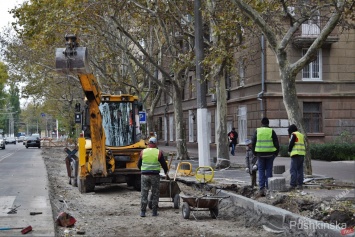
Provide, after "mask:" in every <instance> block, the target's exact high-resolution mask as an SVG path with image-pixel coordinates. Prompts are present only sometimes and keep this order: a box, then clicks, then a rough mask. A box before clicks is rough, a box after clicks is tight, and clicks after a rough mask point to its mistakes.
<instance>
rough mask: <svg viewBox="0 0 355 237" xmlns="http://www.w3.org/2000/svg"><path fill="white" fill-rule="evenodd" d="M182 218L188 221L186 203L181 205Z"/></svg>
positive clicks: (187, 205) (188, 215) (188, 209)
mask: <svg viewBox="0 0 355 237" xmlns="http://www.w3.org/2000/svg"><path fill="white" fill-rule="evenodd" d="M182 217H183V218H184V219H189V217H190V206H189V204H187V203H186V202H184V203H183V204H182Z"/></svg>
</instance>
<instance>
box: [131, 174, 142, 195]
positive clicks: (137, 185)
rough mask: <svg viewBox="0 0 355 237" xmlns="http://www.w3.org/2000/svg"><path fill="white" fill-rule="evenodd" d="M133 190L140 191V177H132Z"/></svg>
mask: <svg viewBox="0 0 355 237" xmlns="http://www.w3.org/2000/svg"><path fill="white" fill-rule="evenodd" d="M133 187H134V189H135V190H137V191H141V176H140V175H134V185H133Z"/></svg>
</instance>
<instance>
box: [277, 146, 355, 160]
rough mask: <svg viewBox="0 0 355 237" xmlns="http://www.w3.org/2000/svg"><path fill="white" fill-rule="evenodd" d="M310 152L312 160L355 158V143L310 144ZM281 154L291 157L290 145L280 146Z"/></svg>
mask: <svg viewBox="0 0 355 237" xmlns="http://www.w3.org/2000/svg"><path fill="white" fill-rule="evenodd" d="M310 152H311V157H312V160H324V161H340V160H355V144H350V143H328V144H310ZM279 156H282V157H289V154H288V145H281V146H280V152H279Z"/></svg>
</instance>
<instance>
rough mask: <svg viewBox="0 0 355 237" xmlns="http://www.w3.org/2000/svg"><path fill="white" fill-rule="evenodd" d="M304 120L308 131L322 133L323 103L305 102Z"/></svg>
mask: <svg viewBox="0 0 355 237" xmlns="http://www.w3.org/2000/svg"><path fill="white" fill-rule="evenodd" d="M303 120H304V124H305V129H306V132H307V133H321V132H323V129H322V103H320V102H304V103H303Z"/></svg>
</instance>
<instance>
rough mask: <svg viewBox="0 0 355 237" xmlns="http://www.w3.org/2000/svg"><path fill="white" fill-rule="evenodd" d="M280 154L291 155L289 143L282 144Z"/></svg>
mask: <svg viewBox="0 0 355 237" xmlns="http://www.w3.org/2000/svg"><path fill="white" fill-rule="evenodd" d="M279 156H282V157H289V155H288V145H280V152H279Z"/></svg>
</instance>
